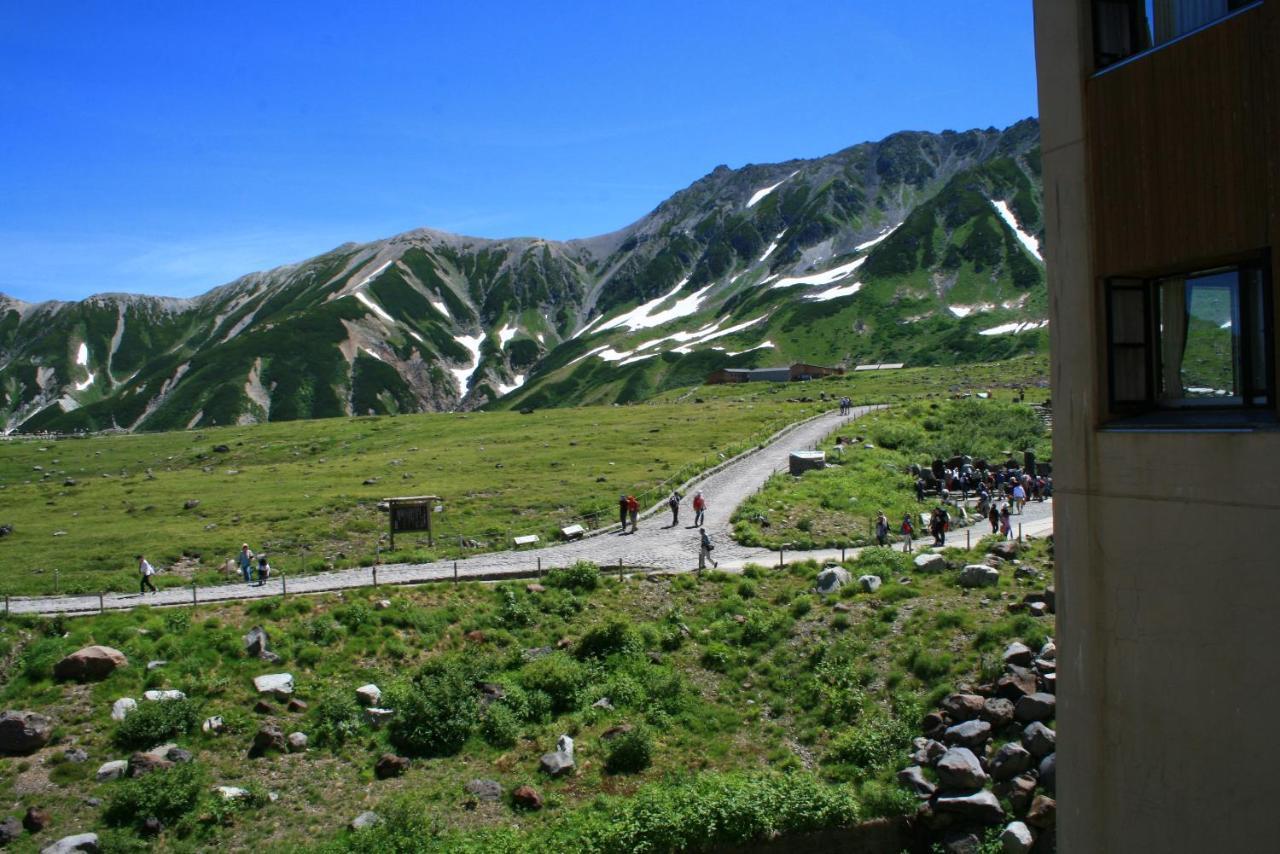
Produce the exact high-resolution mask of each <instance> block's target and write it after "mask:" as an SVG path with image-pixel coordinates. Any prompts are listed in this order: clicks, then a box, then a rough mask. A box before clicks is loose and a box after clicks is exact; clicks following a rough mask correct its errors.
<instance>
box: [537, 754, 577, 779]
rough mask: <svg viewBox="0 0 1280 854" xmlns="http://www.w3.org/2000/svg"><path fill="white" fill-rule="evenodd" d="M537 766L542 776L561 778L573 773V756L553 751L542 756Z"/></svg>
mask: <svg viewBox="0 0 1280 854" xmlns="http://www.w3.org/2000/svg"><path fill="white" fill-rule="evenodd" d="M538 766H539V767H540V768H541V769H542V771H543V773H544V774H549V775H551V776H552V777H561V776H563V775H565V774H568V773H570V772H572V771H573V767H574V763H573V756H572V755H571V754H568V753H565V752H564V751H563V750H554V751H552V752H551V753H544V754H542V759H541V760H539V762H538Z"/></svg>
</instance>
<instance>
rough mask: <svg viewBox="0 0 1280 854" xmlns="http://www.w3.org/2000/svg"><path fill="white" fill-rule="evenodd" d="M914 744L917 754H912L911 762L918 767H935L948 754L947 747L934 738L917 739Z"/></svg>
mask: <svg viewBox="0 0 1280 854" xmlns="http://www.w3.org/2000/svg"><path fill="white" fill-rule="evenodd" d="M912 744H913V745H914V746H915V748H916V749H915V752H914V753H912V754H911V761H912V762H914V763H916V764H917V765H933V764H934V763H935V762H937V761H938V760H939V759H941V758H942V755H943V754H944V753H946V752H947V746H946V745H945V744H943V743H942V742H940V741H935V740H934V739H932V738H924V737H920V738H917V739H916V740H915V741H914V742H912Z"/></svg>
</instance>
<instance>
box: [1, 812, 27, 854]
mask: <svg viewBox="0 0 1280 854" xmlns="http://www.w3.org/2000/svg"><path fill="white" fill-rule="evenodd" d="M20 836H22V825H21V824H20V823H19V822H18V820H17V819H16V818H13V817H12V816H10V817H9V818H6V819H5V820H4V821H0V848H3V847H4V846H6V845H8V844H9V843H11V842H15V841H17V839H18V837H20Z"/></svg>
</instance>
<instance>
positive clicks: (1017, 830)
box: [1000, 821, 1036, 854]
mask: <svg viewBox="0 0 1280 854" xmlns="http://www.w3.org/2000/svg"><path fill="white" fill-rule="evenodd" d="M1035 842H1036V840H1035V837H1034V836H1032V835H1031V828H1029V827H1027V826H1026V825H1025V824H1023V823H1022V822H1020V821H1013V822H1010V823H1009V825H1008V826H1007V827H1006V828H1005V829H1004V832H1003V833H1001V834H1000V844H1001V846H1003V849H1004V854H1030V851H1031V846H1032V845H1034V844H1035Z"/></svg>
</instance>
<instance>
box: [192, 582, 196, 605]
mask: <svg viewBox="0 0 1280 854" xmlns="http://www.w3.org/2000/svg"><path fill="white" fill-rule="evenodd" d="M191 607H192V608H195V607H196V583H195V582H194V581H193V582H191Z"/></svg>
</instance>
